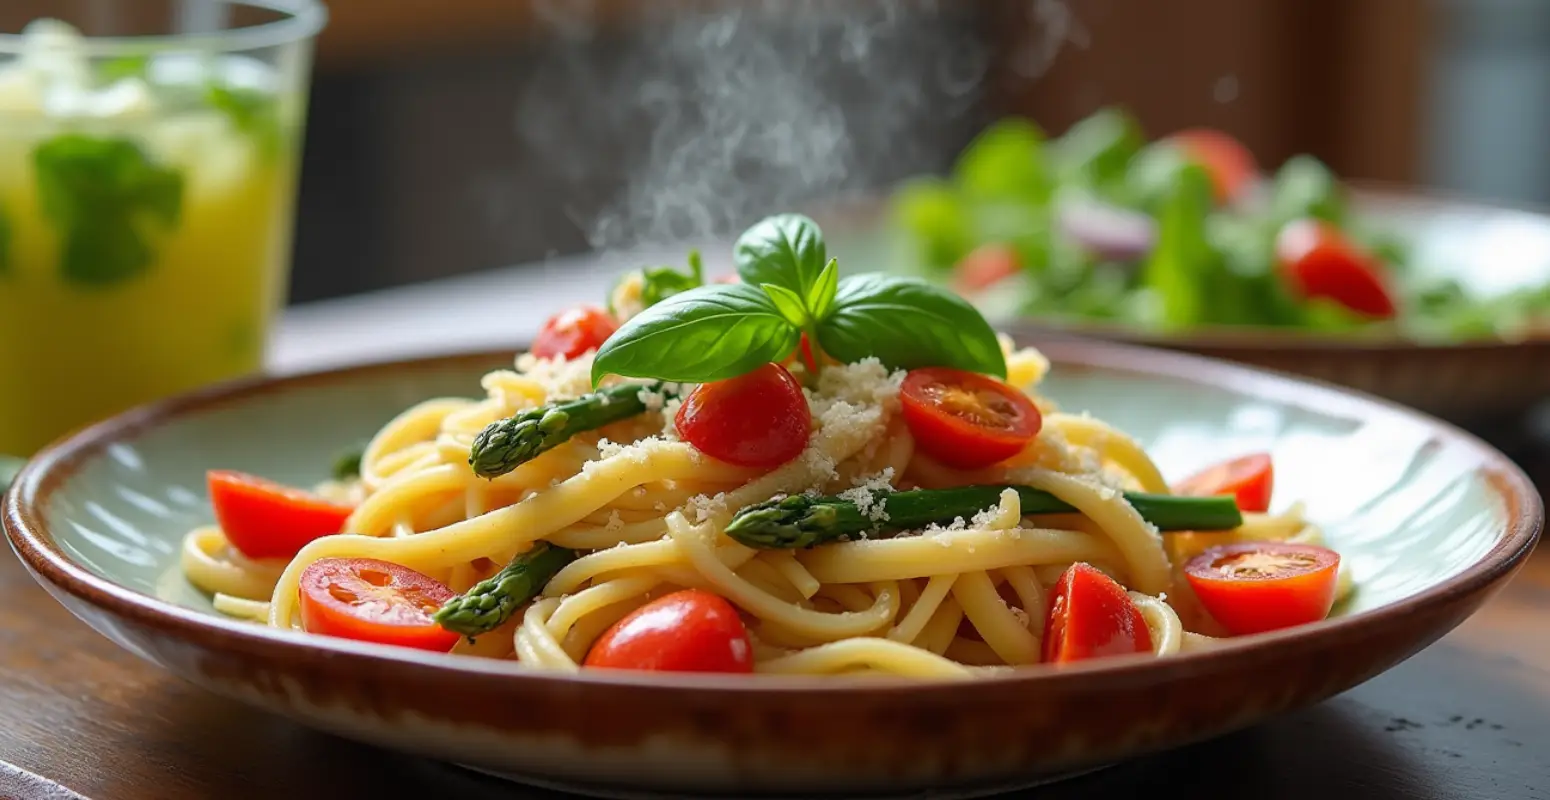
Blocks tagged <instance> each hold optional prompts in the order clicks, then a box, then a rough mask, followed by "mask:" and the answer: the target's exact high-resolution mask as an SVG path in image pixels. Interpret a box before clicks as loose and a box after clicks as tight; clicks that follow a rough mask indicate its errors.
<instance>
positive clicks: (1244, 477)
mask: <svg viewBox="0 0 1550 800" xmlns="http://www.w3.org/2000/svg"><path fill="white" fill-rule="evenodd" d="M1274 486H1275V467H1274V466H1273V464H1272V463H1271V461H1270V454H1269V453H1250V454H1249V455H1246V456H1239V457H1238V458H1233V459H1228V460H1227V461H1223V462H1221V463H1220V464H1213V465H1212V466H1209V467H1206V468H1205V469H1203V470H1201V471H1199V472H1197V473H1195V474H1194V475H1191V476H1189V477H1188V478H1185V479H1184V480H1182V481H1179V483H1178V484H1177V485H1176V486H1174V487H1173V492H1174V494H1182V495H1189V496H1190V497H1210V496H1213V495H1227V494H1230V495H1232V496H1233V497H1234V498H1236V499H1237V501H1238V508H1239V509H1241V510H1243V511H1268V510H1269V509H1270V493H1271V490H1272V489H1273V488H1274Z"/></svg>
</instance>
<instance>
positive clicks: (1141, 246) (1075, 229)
mask: <svg viewBox="0 0 1550 800" xmlns="http://www.w3.org/2000/svg"><path fill="white" fill-rule="evenodd" d="M1056 215H1057V218H1058V220H1059V225H1060V229H1061V230H1062V231H1064V232H1065V234H1066V235H1067V236H1069V237H1071V238H1072V239H1074V240H1075V241H1076V242H1077V244H1080V245H1081V246H1082V247H1085V248H1087V249H1088V250H1089V251H1091V252H1092V253H1093V254H1094V255H1096V256H1098V257H1099V258H1103V259H1107V260H1113V261H1137V260H1140V259H1142V258H1144V257H1145V256H1146V254H1147V253H1150V252H1151V251H1152V245H1153V244H1154V243H1155V242H1156V240H1157V226H1156V224H1155V223H1154V222H1153V221H1152V218H1151V217H1149V216H1147V215H1145V214H1143V213H1141V212H1139V211H1131V210H1129V209H1126V208H1120V207H1118V206H1113V205H1109V204H1107V203H1101V202H1098V201H1096V200H1089V199H1067V200H1063V201H1062V202H1061V203H1060V205H1059V207H1058V209H1057V211H1056Z"/></svg>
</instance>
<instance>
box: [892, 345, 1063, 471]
mask: <svg viewBox="0 0 1550 800" xmlns="http://www.w3.org/2000/svg"><path fill="white" fill-rule="evenodd" d="M899 398H900V400H901V401H902V402H903V405H904V421H905V422H906V423H907V424H908V425H909V426H910V433H911V434H913V435H914V436H915V444H916V445H918V446H919V447H920V449H921V450H923V451H925V452H926V454H927V455H929V456H931V457H932V458H934V459H936V460H937V461H940V462H942V463H943V464H947V465H949V466H953V467H957V468H959V469H978V468H980V467H986V466H989V465H991V464H994V463H996V462H997V461H1002V460H1005V459H1007V458H1011V457H1012V456H1014V455H1016V454H1017V453H1019V452H1021V451H1022V449H1023V448H1024V447H1027V446H1028V443H1029V442H1031V441H1033V437H1035V436H1037V435H1038V434H1039V428H1041V427H1042V426H1043V425H1044V418H1043V417H1042V416H1041V415H1040V414H1039V409H1038V407H1036V406H1035V405H1034V404H1033V401H1032V400H1029V399H1028V396H1027V395H1025V394H1023V393H1022V392H1019V391H1018V390H1016V389H1014V388H1012V387H1010V386H1008V385H1006V384H1005V383H1002V382H1001V381H998V380H996V379H995V378H992V377H989V376H987V375H980V374H979V373H975V372H965V371H963V370H959V369H951V368H948V367H924V368H922V369H917V370H911V371H910V374H909V375H907V376H905V378H904V385H903V386H902V387H900V389H899Z"/></svg>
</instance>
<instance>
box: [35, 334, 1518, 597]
mask: <svg viewBox="0 0 1550 800" xmlns="http://www.w3.org/2000/svg"><path fill="white" fill-rule="evenodd" d="M1066 347H1073V348H1076V350H1071V351H1069V352H1068V351H1066V350H1064V349H1063V348H1066ZM1077 350H1080V351H1081V352H1082V360H1084V361H1086V362H1087V363H1078V362H1075V361H1072V360H1070V359H1069V358H1068V356H1070V355H1073V354H1076V352H1077ZM1046 352H1048V353H1050V354H1051V355H1052V357H1053V358H1054V359H1055V362H1056V363H1055V366H1054V369H1053V370H1052V372H1051V374H1050V375H1049V377H1048V378H1047V379H1046V382H1045V383H1044V385H1043V391H1044V393H1045V394H1046V395H1047V396H1049V397H1052V398H1054V400H1055V401H1056V402H1057V403H1059V404H1060V406H1061V407H1062V408H1063V409H1065V410H1067V411H1073V412H1090V413H1091V414H1093V415H1094V416H1096V417H1099V418H1101V419H1104V420H1106V421H1108V422H1110V423H1112V424H1114V425H1116V426H1118V427H1119V428H1120V429H1122V430H1124V431H1126V432H1127V433H1129V434H1131V435H1132V436H1134V437H1136V438H1137V439H1138V440H1139V441H1140V442H1141V443H1142V445H1143V446H1144V447H1145V448H1146V450H1147V451H1148V452H1149V453H1150V454H1151V455H1152V457H1153V458H1154V459H1155V460H1156V461H1157V462H1158V464H1159V465H1160V467H1161V468H1162V470H1163V472H1164V475H1166V476H1168V477H1169V478H1170V479H1177V478H1181V477H1183V476H1184V475H1186V474H1188V473H1190V472H1192V471H1194V470H1195V469H1197V468H1200V467H1203V466H1205V465H1207V464H1209V463H1212V462H1214V461H1217V460H1219V459H1222V458H1226V457H1228V456H1233V455H1237V454H1241V453H1245V452H1249V451H1254V450H1269V451H1270V452H1271V453H1272V454H1273V456H1274V459H1275V465H1276V474H1275V504H1274V506H1275V510H1280V509H1285V508H1287V507H1289V506H1291V505H1292V504H1293V503H1302V504H1303V507H1304V508H1305V510H1306V513H1307V515H1308V516H1309V517H1310V518H1311V519H1312V520H1313V521H1315V522H1316V523H1318V524H1320V525H1321V526H1323V528H1324V530H1325V532H1326V536H1327V538H1328V540H1329V542H1330V544H1331V545H1332V546H1333V547H1334V548H1336V549H1337V550H1338V551H1339V552H1340V553H1341V554H1342V557H1343V559H1344V561H1345V563H1346V564H1347V565H1348V566H1349V569H1350V570H1351V572H1352V576H1353V578H1354V579H1355V583H1356V590H1355V592H1354V594H1353V595H1352V596H1351V597H1350V598H1349V601H1348V602H1346V603H1344V604H1343V605H1342V606H1340V607H1339V608H1337V609H1336V611H1335V615H1336V616H1342V615H1351V614H1357V613H1360V612H1363V611H1368V610H1372V609H1376V608H1379V607H1382V606H1386V605H1390V604H1396V603H1401V602H1403V601H1405V600H1406V599H1408V598H1412V597H1414V596H1416V595H1418V594H1419V593H1421V592H1423V591H1424V590H1426V589H1428V588H1429V587H1434V586H1436V585H1438V584H1440V583H1442V582H1444V581H1446V580H1448V579H1449V578H1452V577H1455V576H1457V575H1459V574H1460V573H1462V572H1464V571H1465V570H1466V569H1468V568H1470V567H1471V566H1473V565H1476V564H1478V563H1480V562H1481V561H1482V559H1484V558H1485V557H1486V555H1487V554H1488V553H1489V552H1490V551H1492V550H1493V548H1498V547H1501V546H1503V545H1504V544H1506V541H1505V539H1506V537H1507V536H1508V532H1509V530H1510V529H1511V528H1512V527H1513V525H1514V524H1515V522H1516V520H1515V519H1514V517H1515V516H1517V515H1522V514H1524V513H1528V512H1526V511H1525V509H1524V508H1522V507H1517V508H1514V507H1512V503H1509V502H1505V501H1504V499H1503V495H1504V489H1505V488H1515V490H1516V491H1517V492H1519V493H1524V492H1526V493H1527V496H1528V497H1529V498H1532V501H1533V505H1534V506H1535V513H1537V503H1538V500H1537V497H1534V496H1533V495H1532V490H1531V489H1527V488H1526V487H1527V483H1526V481H1525V480H1523V479H1522V476H1521V473H1518V472H1517V471H1516V469H1515V468H1514V467H1512V466H1511V465H1510V463H1508V462H1506V461H1505V459H1502V458H1500V457H1499V456H1496V455H1495V454H1494V453H1493V452H1492V451H1490V450H1488V449H1487V448H1485V447H1484V446H1483V445H1480V444H1478V443H1476V442H1474V441H1473V440H1471V439H1469V438H1468V437H1466V436H1464V435H1462V434H1457V433H1455V432H1452V431H1448V434H1449V435H1443V436H1440V435H1439V431H1440V430H1445V429H1441V428H1439V426H1438V425H1437V424H1436V423H1432V422H1429V421H1427V420H1425V419H1424V418H1421V417H1418V416H1416V415H1412V414H1410V413H1406V412H1402V411H1397V410H1393V409H1390V408H1386V407H1380V406H1376V405H1372V404H1369V403H1366V402H1364V401H1359V400H1354V399H1352V398H1350V397H1349V396H1347V395H1342V394H1338V393H1335V392H1332V391H1329V390H1324V389H1315V388H1308V387H1306V386H1303V385H1299V384H1293V383H1291V382H1287V381H1284V380H1282V379H1279V378H1274V377H1268V376H1262V375H1259V374H1256V373H1248V372H1242V371H1236V370H1234V371H1230V372H1228V373H1224V374H1227V375H1230V376H1231V377H1232V380H1231V381H1230V382H1228V383H1227V384H1213V385H1203V384H1201V383H1200V382H1198V380H1197V379H1196V378H1194V377H1186V376H1185V375H1183V374H1180V375H1169V374H1167V369H1166V367H1167V365H1168V364H1172V363H1174V361H1173V359H1175V358H1178V357H1176V356H1171V355H1169V356H1164V355H1161V354H1157V355H1146V356H1143V357H1142V361H1145V360H1146V359H1152V360H1157V362H1158V363H1159V364H1161V365H1163V368H1162V369H1161V370H1160V371H1159V372H1151V371H1135V370H1133V369H1130V366H1131V365H1132V364H1134V363H1136V361H1135V358H1134V357H1132V356H1127V357H1122V358H1120V359H1118V360H1112V363H1110V364H1105V363H1104V359H1103V358H1101V357H1100V358H1097V359H1096V360H1095V359H1094V358H1092V357H1090V356H1091V354H1097V355H1098V356H1102V355H1103V354H1105V353H1109V352H1111V351H1110V350H1107V349H1105V348H1101V347H1100V348H1096V349H1093V348H1092V347H1091V346H1089V345H1054V346H1052V347H1050V348H1046ZM1112 352H1127V351H1123V350H1117V351H1112ZM504 363H509V362H507V361H503V360H502V359H501V358H500V357H498V356H493V355H492V356H487V357H468V358H457V359H447V360H439V361H438V360H430V361H423V362H414V363H410V364H407V365H404V366H399V367H393V368H367V369H362V370H357V371H354V372H351V373H348V374H346V375H345V376H343V377H329V376H326V375H325V376H324V377H322V378H318V379H303V380H297V381H290V382H282V383H279V384H275V385H272V386H268V387H265V388H263V389H261V390H259V391H256V392H252V393H245V394H238V395H234V396H230V397H226V398H219V399H216V400H214V401H212V402H209V403H201V404H198V405H196V406H195V407H193V408H191V409H190V410H188V411H187V412H186V413H178V414H175V415H173V416H170V417H167V418H164V419H160V420H158V422H157V424H155V425H152V426H148V427H142V428H137V429H133V430H131V431H128V435H127V436H126V437H125V438H123V439H119V440H114V441H112V442H109V443H107V444H106V445H105V446H104V447H102V448H101V449H100V450H97V451H95V452H90V453H87V454H85V457H84V458H82V459H80V460H79V461H78V462H77V464H76V465H75V468H74V469H72V470H69V471H60V472H59V473H57V474H56V475H55V476H53V477H51V480H58V481H60V483H58V485H57V486H56V487H54V489H53V491H52V492H50V493H49V494H48V501H47V503H46V505H45V506H44V507H42V508H41V509H39V511H41V516H42V519H43V521H44V523H45V526H46V529H47V531H48V534H49V535H50V536H52V537H53V539H54V541H55V542H56V543H57V545H58V547H59V549H60V550H61V551H62V552H63V553H64V554H65V555H66V556H67V557H68V558H69V559H70V560H72V561H74V562H76V563H78V564H80V565H82V566H84V567H86V568H87V569H88V570H90V571H91V572H92V573H95V574H96V575H98V576H100V577H102V578H104V579H106V580H107V581H110V582H112V583H114V584H117V585H119V586H122V587H125V588H128V589H131V590H133V591H135V592H139V593H143V594H147V595H152V596H155V597H158V598H161V599H163V600H167V601H170V602H173V603H176V604H178V605H181V606H184V607H187V608H191V609H195V610H198V611H202V612H208V613H211V614H214V613H215V612H214V610H213V608H212V607H211V605H210V602H209V600H208V599H206V598H205V596H204V595H202V594H201V593H199V592H197V591H196V590H194V589H193V587H192V586H190V585H189V584H188V582H187V581H186V580H185V579H184V578H183V577H182V574H181V572H180V570H179V568H178V552H179V548H180V545H181V538H182V536H183V535H184V533H185V532H187V531H188V530H189V529H190V528H192V527H194V526H196V525H200V524H205V523H208V522H210V521H211V520H212V515H211V512H210V510H209V508H208V505H207V503H206V496H205V489H204V474H205V470H207V469H211V468H230V469H238V470H245V471H249V472H253V473H255V474H261V475H265V476H268V477H271V478H274V479H277V480H280V481H285V482H289V483H293V484H297V485H310V484H313V483H315V482H317V481H319V480H323V479H325V478H326V477H327V476H328V469H329V466H330V465H331V464H332V462H333V460H334V458H335V456H336V455H337V454H338V453H339V452H340V451H341V450H342V449H343V448H345V447H346V446H348V445H350V444H352V443H354V442H357V441H360V440H362V439H364V438H365V437H367V436H369V435H371V434H372V433H373V432H375V431H376V430H377V428H378V427H380V426H381V425H382V424H384V423H386V422H387V421H388V420H389V419H391V418H392V417H393V416H394V415H396V414H397V413H398V412H400V411H401V410H403V409H404V408H406V407H408V406H409V405H411V404H413V403H415V402H417V401H419V400H423V399H427V398H430V397H435V396H446V395H452V396H474V395H476V394H479V393H480V387H479V377H480V375H481V374H483V373H484V372H485V371H487V370H488V369H490V368H494V367H498V366H502V365H503V364H504ZM1278 395H1279V396H1278ZM23 482H24V483H25V482H26V481H25V474H24V481H23ZM1508 484H1512V485H1513V487H1508V486H1507V485H1508ZM34 488H36V487H34ZM1514 502H1519V503H1521V502H1526V501H1522V500H1519V501H1514Z"/></svg>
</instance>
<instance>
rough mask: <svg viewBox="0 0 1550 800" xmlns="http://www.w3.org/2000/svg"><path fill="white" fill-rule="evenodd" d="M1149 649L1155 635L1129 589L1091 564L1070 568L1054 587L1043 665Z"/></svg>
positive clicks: (1045, 634) (1140, 651)
mask: <svg viewBox="0 0 1550 800" xmlns="http://www.w3.org/2000/svg"><path fill="white" fill-rule="evenodd" d="M1151 650H1152V632H1151V631H1150V630H1148V629H1147V627H1146V620H1145V619H1143V618H1142V617H1141V610H1140V609H1138V608H1136V604H1135V601H1133V600H1131V599H1130V594H1129V593H1128V592H1126V591H1125V587H1123V586H1120V585H1119V584H1118V583H1115V582H1114V579H1113V578H1110V577H1109V576H1107V575H1105V574H1103V573H1102V572H1101V571H1099V570H1098V569H1097V568H1095V567H1093V566H1091V565H1088V564H1084V563H1081V562H1077V563H1075V564H1072V565H1071V566H1070V567H1068V568H1067V569H1066V571H1065V573H1064V574H1062V575H1061V576H1060V580H1059V581H1057V582H1056V583H1055V591H1054V593H1053V594H1052V596H1051V598H1050V605H1049V617H1048V618H1047V619H1046V620H1045V622H1044V663H1046V664H1064V663H1067V662H1071V661H1081V660H1083V659H1088V658H1102V657H1103V656H1119V655H1125V654H1127V653H1149V652H1151Z"/></svg>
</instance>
